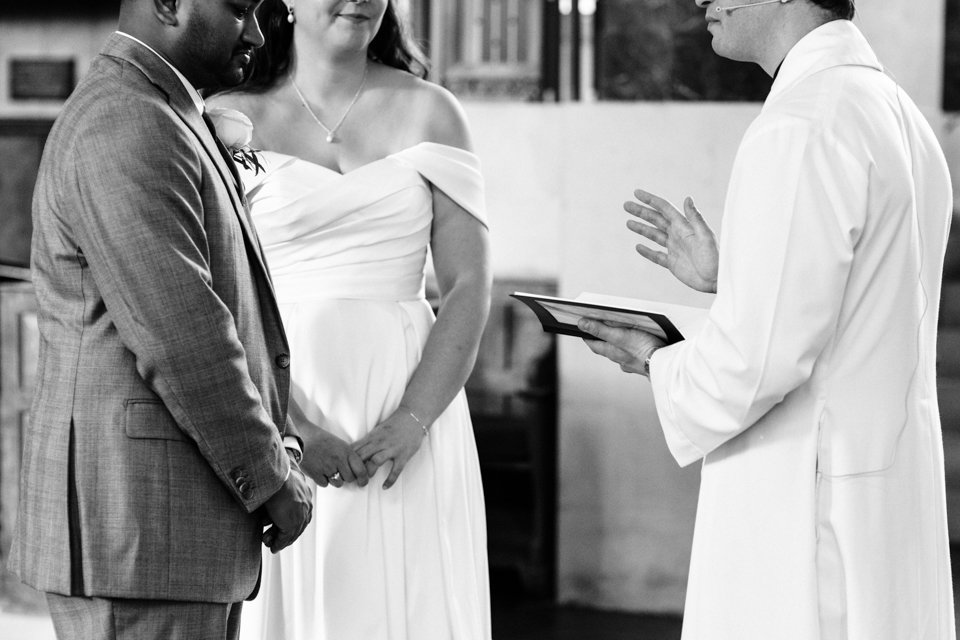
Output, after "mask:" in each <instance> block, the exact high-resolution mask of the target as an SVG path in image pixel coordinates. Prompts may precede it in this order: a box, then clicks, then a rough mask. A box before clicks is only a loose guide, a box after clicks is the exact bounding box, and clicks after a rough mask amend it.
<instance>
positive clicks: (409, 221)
mask: <svg viewBox="0 0 960 640" xmlns="http://www.w3.org/2000/svg"><path fill="white" fill-rule="evenodd" d="M261 153H262V160H263V164H264V167H265V168H266V172H265V173H264V172H261V173H260V174H259V175H254V174H252V173H250V172H244V175H243V177H244V182H245V184H246V187H247V192H248V197H249V200H250V205H251V211H252V215H253V218H254V222H255V224H256V227H257V231H258V233H259V235H260V239H261V242H262V244H263V248H264V251H265V252H266V256H267V261H268V263H269V265H270V270H271V273H272V275H273V282H274V286H275V289H276V293H277V299H278V301H279V303H280V310H281V313H282V315H283V321H284V325H285V327H286V331H287V336H288V339H289V341H290V349H291V375H292V380H293V385H292V391H291V409H290V412H291V416H292V417H293V419H294V420H295V421H296V420H307V421H310V422H312V423H314V424H322V425H323V426H324V427H325V428H327V429H328V430H330V431H331V432H332V433H334V434H336V435H337V436H339V437H340V438H343V439H344V440H346V441H347V442H354V441H356V440H357V439H359V438H361V437H363V436H364V435H365V434H366V433H367V432H368V431H369V430H370V429H372V428H373V427H374V426H375V425H376V424H378V423H379V422H380V421H381V420H383V419H384V418H386V417H387V416H388V415H389V414H390V413H391V412H392V411H393V410H394V409H396V407H397V405H399V403H400V398H401V396H402V395H403V392H404V388H405V387H406V384H407V381H408V380H409V378H410V376H411V375H412V373H413V370H414V368H415V367H416V366H417V363H418V362H419V360H420V354H421V351H422V349H423V346H424V343H425V341H426V339H427V335H428V334H429V332H430V327H431V326H432V325H433V322H434V315H433V312H432V310H431V309H430V306H429V305H428V304H427V302H426V300H425V299H424V267H425V263H426V256H427V245H428V242H429V239H430V227H431V222H432V219H433V208H432V197H431V192H430V186H429V185H430V184H433V185H435V186H436V187H437V188H438V189H440V190H442V191H443V192H444V193H446V194H447V195H448V196H449V197H450V198H451V199H453V200H454V201H455V202H457V203H458V204H459V205H460V206H461V207H463V208H464V209H465V210H466V211H468V212H469V213H470V214H472V215H474V216H475V217H477V218H478V219H479V220H480V221H481V222H484V224H485V217H484V216H485V211H484V199H483V179H482V176H481V174H480V170H479V162H478V160H477V158H476V156H474V155H473V154H471V153H469V152H467V151H463V150H461V149H457V148H454V147H449V146H446V145H441V144H435V143H421V144H418V145H415V146H413V147H410V148H408V149H405V150H403V151H400V152H398V153H395V154H392V155H390V156H387V157H385V158H382V159H380V160H377V161H375V162H372V163H370V164H368V165H365V166H363V167H360V168H358V169H356V170H354V171H351V172H349V173H347V174H340V173H337V172H336V171H333V170H331V169H328V168H326V167H323V166H321V165H318V164H314V163H311V162H307V161H305V160H301V159H298V158H295V157H292V156H288V155H284V154H280V153H274V152H261ZM386 475H387V468H386V467H383V468H381V469H380V470H379V471H378V473H377V475H376V477H375V478H374V479H372V480H371V482H370V483H369V484H368V485H367V486H366V487H365V488H359V487H357V486H356V485H355V484H352V485H347V486H345V487H343V488H341V489H336V488H333V487H328V488H319V487H316V486H314V500H315V502H314V512H313V521H312V522H311V523H310V525H309V527H308V528H307V530H306V531H305V532H304V533H303V535H302V536H301V537H300V539H299V540H298V541H297V542H296V543H294V544H293V545H292V546H290V547H288V548H287V549H285V550H284V551H282V552H281V553H280V554H278V555H276V556H275V555H272V554H270V553H269V552H265V553H264V563H263V578H262V583H261V586H260V593H259V594H258V596H257V597H256V599H254V600H253V601H252V602H248V603H246V604H245V605H244V613H243V622H242V625H241V628H242V631H241V638H242V639H244V640H254V639H257V640H474V639H477V640H480V639H484V640H485V639H489V638H490V636H491V633H490V606H489V582H488V572H487V545H486V523H485V517H484V505H483V490H482V486H481V482H480V467H479V464H478V461H477V449H476V444H475V442H474V437H473V430H472V426H471V423H470V415H469V413H468V411H467V403H466V399H465V396H464V393H463V391H462V390H461V392H460V394H459V395H458V396H457V397H456V399H455V400H454V401H453V403H452V404H451V405H450V406H449V407H448V408H447V410H446V411H445V412H444V413H443V415H441V416H440V418H439V419H438V420H437V421H436V422H435V423H434V424H433V426H432V427H431V429H430V435H429V437H428V438H427V439H426V440H424V442H423V445H422V446H421V448H420V450H419V451H418V452H417V454H416V455H415V456H414V457H413V458H412V459H411V460H410V462H409V464H408V465H407V467H406V468H405V469H404V471H403V473H402V474H401V475H400V478H399V480H398V481H397V483H396V484H395V485H394V486H393V487H391V488H390V489H388V490H384V489H383V488H382V484H383V481H384V479H385V478H386Z"/></svg>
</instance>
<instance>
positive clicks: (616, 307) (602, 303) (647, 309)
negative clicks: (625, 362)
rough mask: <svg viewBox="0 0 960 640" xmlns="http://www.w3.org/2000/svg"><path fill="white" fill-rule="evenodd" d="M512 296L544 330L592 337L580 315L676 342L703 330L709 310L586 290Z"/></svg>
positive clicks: (520, 292)
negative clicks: (570, 293)
mask: <svg viewBox="0 0 960 640" xmlns="http://www.w3.org/2000/svg"><path fill="white" fill-rule="evenodd" d="M510 295H511V296H512V297H514V298H516V299H517V300H520V301H521V302H523V303H524V304H525V305H527V306H528V307H530V308H531V309H533V312H534V313H535V314H537V318H538V319H539V320H540V324H541V325H543V330H544V331H549V332H551V333H559V334H563V335H567V336H576V337H578V338H588V339H595V338H594V337H593V336H590V335H588V334H585V333H583V332H582V331H580V329H579V328H577V321H579V320H580V318H592V319H595V320H601V321H603V322H604V323H606V324H608V325H611V326H621V327H636V328H638V329H643V330H644V331H649V332H650V333H652V334H654V335H656V336H658V337H659V338H660V339H661V340H664V341H665V342H666V343H667V344H673V343H674V342H679V341H681V340H683V339H684V338H686V337H688V336H690V335H692V334H694V333H696V332H697V331H699V329H700V327H701V326H702V325H703V322H704V321H705V320H706V318H707V313H708V311H709V310H708V309H701V308H699V307H688V306H685V305H679V304H669V303H666V302H655V301H652V300H641V299H638V298H621V297H619V296H607V295H602V294H599V293H582V294H580V295H579V296H577V297H576V298H555V297H553V296H544V295H540V294H537V293H523V292H522V291H516V292H514V293H511V294H510Z"/></svg>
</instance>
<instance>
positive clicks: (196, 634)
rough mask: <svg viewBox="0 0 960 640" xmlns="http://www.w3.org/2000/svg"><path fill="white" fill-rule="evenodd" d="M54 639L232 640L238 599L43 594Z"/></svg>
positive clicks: (237, 622)
mask: <svg viewBox="0 0 960 640" xmlns="http://www.w3.org/2000/svg"><path fill="white" fill-rule="evenodd" d="M47 604H48V605H49V607H50V616H51V617H52V618H53V627H54V630H55V631H56V633H57V638H58V639H59V640H236V639H237V637H238V636H239V634H240V609H241V607H242V606H243V603H242V602H235V603H227V604H224V603H219V602H178V601H172V600H132V599H124V598H87V597H78V596H61V595H57V594H53V593H48V594H47Z"/></svg>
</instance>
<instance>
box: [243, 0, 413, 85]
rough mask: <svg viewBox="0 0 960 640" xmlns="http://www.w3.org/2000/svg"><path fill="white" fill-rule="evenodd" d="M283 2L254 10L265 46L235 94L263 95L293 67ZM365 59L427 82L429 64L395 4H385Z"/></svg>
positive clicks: (272, 1)
mask: <svg viewBox="0 0 960 640" xmlns="http://www.w3.org/2000/svg"><path fill="white" fill-rule="evenodd" d="M288 15H289V12H288V10H287V5H286V4H284V2H283V0H264V1H263V4H261V5H260V8H259V9H257V20H258V21H259V23H260V30H261V31H262V32H263V38H264V44H263V46H262V47H260V48H259V49H256V50H255V51H254V54H253V61H252V62H251V64H250V70H249V72H248V74H247V77H246V79H245V80H244V82H243V84H241V85H240V86H238V87H234V91H247V92H250V93H262V92H264V91H268V90H270V89H272V88H273V87H275V86H276V85H277V84H279V82H280V80H281V79H283V78H284V77H286V75H287V74H288V73H290V70H291V69H292V67H293V63H294V60H293V29H294V26H295V25H293V24H291V23H290V22H288V21H287V16H288ZM367 56H368V57H369V58H370V59H371V60H376V61H377V62H380V63H382V64H385V65H387V66H389V67H394V68H396V69H400V70H401V71H406V72H408V73H412V74H413V75H415V76H418V77H420V78H426V77H427V73H428V71H429V69H430V66H429V65H430V63H429V62H428V61H427V57H426V55H424V53H423V51H422V50H421V49H420V47H419V46H417V43H416V42H414V40H413V38H412V37H411V36H410V33H409V31H408V29H407V27H406V25H405V24H404V23H403V21H402V20H401V18H400V13H399V11H398V10H397V5H396V0H388V2H387V10H386V12H385V13H384V14H383V22H382V23H381V24H380V30H379V31H377V35H376V36H374V38H373V41H372V42H371V43H370V47H369V48H368V50H367Z"/></svg>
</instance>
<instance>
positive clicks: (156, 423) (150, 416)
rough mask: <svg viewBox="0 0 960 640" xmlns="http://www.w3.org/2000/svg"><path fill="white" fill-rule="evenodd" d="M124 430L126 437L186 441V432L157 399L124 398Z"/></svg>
mask: <svg viewBox="0 0 960 640" xmlns="http://www.w3.org/2000/svg"><path fill="white" fill-rule="evenodd" d="M123 406H124V411H123V415H124V418H123V420H124V430H125V431H126V434H127V437H128V438H147V439H151V440H183V441H188V440H189V438H188V437H187V434H185V433H184V432H183V430H182V429H180V427H179V426H177V422H176V421H175V420H174V419H173V416H171V415H170V412H169V411H167V408H166V407H165V406H164V405H163V403H162V402H160V401H158V400H146V399H144V400H138V399H130V400H124V402H123Z"/></svg>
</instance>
